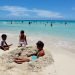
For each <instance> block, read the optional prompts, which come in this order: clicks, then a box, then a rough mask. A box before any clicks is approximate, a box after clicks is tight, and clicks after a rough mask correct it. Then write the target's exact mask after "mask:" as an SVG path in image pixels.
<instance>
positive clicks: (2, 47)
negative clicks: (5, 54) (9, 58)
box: [0, 34, 12, 51]
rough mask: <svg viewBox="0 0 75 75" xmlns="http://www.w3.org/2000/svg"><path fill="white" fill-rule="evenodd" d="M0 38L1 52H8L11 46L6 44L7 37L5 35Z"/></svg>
mask: <svg viewBox="0 0 75 75" xmlns="http://www.w3.org/2000/svg"><path fill="white" fill-rule="evenodd" d="M1 38H2V41H1V46H0V48H1V49H2V50H4V51H6V50H9V47H10V46H11V45H12V44H10V45H8V44H7V43H6V39H7V35H6V34H2V36H1Z"/></svg>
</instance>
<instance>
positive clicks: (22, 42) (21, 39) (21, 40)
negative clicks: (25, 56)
mask: <svg viewBox="0 0 75 75" xmlns="http://www.w3.org/2000/svg"><path fill="white" fill-rule="evenodd" d="M19 44H20V46H18V47H22V46H26V45H27V39H26V35H25V34H24V31H23V30H21V32H20V36H19Z"/></svg>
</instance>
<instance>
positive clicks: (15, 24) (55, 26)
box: [0, 20, 75, 38]
mask: <svg viewBox="0 0 75 75" xmlns="http://www.w3.org/2000/svg"><path fill="white" fill-rule="evenodd" d="M29 22H31V24H29ZM51 22H52V26H51ZM65 22H67V24H65ZM20 30H24V31H25V32H26V33H27V34H36V35H41V34H42V35H49V36H51V35H52V36H61V37H64V38H75V21H64V20H59V21H58V20H52V21H51V20H37V21H36V20H24V21H21V20H18V21H17V20H16V21H12V24H11V21H9V20H8V21H4V20H2V21H0V32H1V31H3V32H12V33H19V32H20Z"/></svg>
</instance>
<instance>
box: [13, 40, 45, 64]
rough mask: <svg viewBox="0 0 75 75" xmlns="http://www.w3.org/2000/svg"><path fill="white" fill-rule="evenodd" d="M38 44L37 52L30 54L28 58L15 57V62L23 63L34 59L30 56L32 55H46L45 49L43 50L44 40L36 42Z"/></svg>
mask: <svg viewBox="0 0 75 75" xmlns="http://www.w3.org/2000/svg"><path fill="white" fill-rule="evenodd" d="M36 45H37V53H35V54H31V55H29V56H28V57H27V58H19V57H18V58H15V59H14V62H16V63H18V64H22V63H23V62H29V61H30V60H32V59H31V58H30V57H32V56H36V57H37V58H39V57H42V56H44V55H45V52H44V50H43V47H44V43H43V42H42V41H38V42H37V43H36Z"/></svg>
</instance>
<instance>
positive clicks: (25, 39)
mask: <svg viewBox="0 0 75 75" xmlns="http://www.w3.org/2000/svg"><path fill="white" fill-rule="evenodd" d="M25 41H26V45H27V39H26V36H25Z"/></svg>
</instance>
